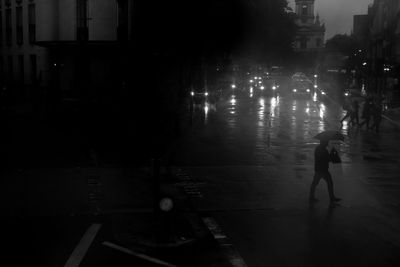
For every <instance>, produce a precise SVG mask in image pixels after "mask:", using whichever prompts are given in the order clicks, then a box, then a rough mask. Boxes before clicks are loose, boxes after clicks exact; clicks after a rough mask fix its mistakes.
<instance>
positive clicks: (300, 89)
mask: <svg viewBox="0 0 400 267" xmlns="http://www.w3.org/2000/svg"><path fill="white" fill-rule="evenodd" d="M291 90H292V92H291V93H292V96H293V97H311V96H312V94H313V84H312V83H311V82H308V81H292V83H291Z"/></svg>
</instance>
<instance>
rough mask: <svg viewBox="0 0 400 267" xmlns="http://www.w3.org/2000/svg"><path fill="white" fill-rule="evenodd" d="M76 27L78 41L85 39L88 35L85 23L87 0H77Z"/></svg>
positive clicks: (86, 18)
mask: <svg viewBox="0 0 400 267" xmlns="http://www.w3.org/2000/svg"><path fill="white" fill-rule="evenodd" d="M76 8H77V16H76V17H77V29H76V34H77V35H76V39H77V40H78V41H87V40H88V37H89V29H88V25H87V20H88V17H87V11H88V8H87V0H77V5H76Z"/></svg>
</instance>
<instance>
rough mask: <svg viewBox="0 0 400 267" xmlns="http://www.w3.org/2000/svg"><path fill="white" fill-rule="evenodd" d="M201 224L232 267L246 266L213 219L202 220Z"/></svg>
mask: <svg viewBox="0 0 400 267" xmlns="http://www.w3.org/2000/svg"><path fill="white" fill-rule="evenodd" d="M203 222H204V224H205V225H206V226H207V228H208V229H209V230H210V232H211V233H212V235H213V236H214V238H215V240H217V241H218V244H219V246H220V249H221V250H222V252H223V253H224V254H225V256H226V257H227V258H228V260H229V262H230V263H231V265H232V266H234V267H247V264H246V263H245V262H244V260H243V258H242V257H241V256H240V254H239V252H238V251H237V250H236V248H235V247H234V246H233V245H232V243H231V242H230V241H229V238H228V237H227V236H226V235H225V234H224V233H223V232H222V229H221V228H220V227H219V225H218V224H217V222H216V221H215V220H214V218H211V217H207V218H203Z"/></svg>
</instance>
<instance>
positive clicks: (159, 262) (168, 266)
mask: <svg viewBox="0 0 400 267" xmlns="http://www.w3.org/2000/svg"><path fill="white" fill-rule="evenodd" d="M101 244H102V245H104V246H107V247H110V248H113V249H115V250H119V251H121V252H124V253H126V254H129V255H132V256H135V257H138V258H141V259H143V260H147V261H150V262H152V263H155V264H158V265H162V266H167V267H177V266H176V265H173V264H171V263H168V262H165V261H163V260H160V259H157V258H154V257H150V256H148V255H145V254H142V253H137V252H134V251H132V250H130V249H127V248H125V247H121V246H119V245H116V244H114V243H111V242H108V241H104V242H103V243H101Z"/></svg>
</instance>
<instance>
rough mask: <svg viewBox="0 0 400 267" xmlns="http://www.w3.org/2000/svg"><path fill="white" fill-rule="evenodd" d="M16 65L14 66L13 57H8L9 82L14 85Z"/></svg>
mask: <svg viewBox="0 0 400 267" xmlns="http://www.w3.org/2000/svg"><path fill="white" fill-rule="evenodd" d="M13 70H14V64H13V57H12V56H8V68H7V71H8V81H9V82H10V83H12V81H13V76H14V71H13Z"/></svg>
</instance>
